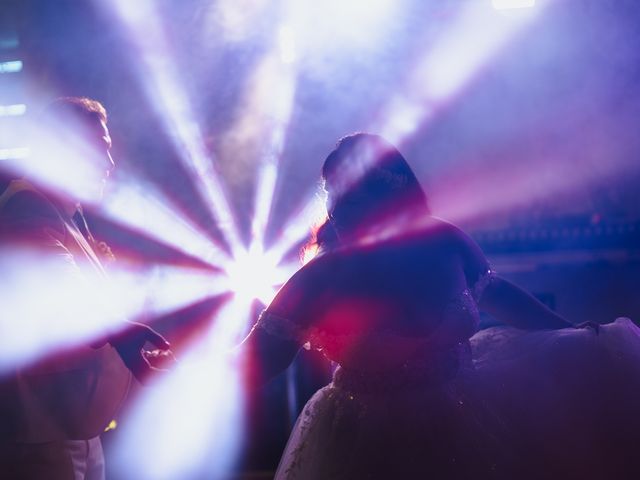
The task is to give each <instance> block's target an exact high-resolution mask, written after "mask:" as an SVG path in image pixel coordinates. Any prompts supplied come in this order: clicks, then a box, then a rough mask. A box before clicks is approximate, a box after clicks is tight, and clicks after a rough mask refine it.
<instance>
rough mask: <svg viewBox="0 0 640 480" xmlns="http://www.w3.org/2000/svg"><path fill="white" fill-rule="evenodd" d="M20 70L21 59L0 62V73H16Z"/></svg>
mask: <svg viewBox="0 0 640 480" xmlns="http://www.w3.org/2000/svg"><path fill="white" fill-rule="evenodd" d="M21 71H22V60H11V61H9V62H0V73H18V72H21Z"/></svg>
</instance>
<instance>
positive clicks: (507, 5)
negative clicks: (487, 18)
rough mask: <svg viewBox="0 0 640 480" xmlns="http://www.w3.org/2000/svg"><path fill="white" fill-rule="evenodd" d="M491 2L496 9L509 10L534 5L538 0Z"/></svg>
mask: <svg viewBox="0 0 640 480" xmlns="http://www.w3.org/2000/svg"><path fill="white" fill-rule="evenodd" d="M491 3H492V4H493V8H495V9H496V10H509V9H513V8H531V7H534V6H535V4H536V0H491Z"/></svg>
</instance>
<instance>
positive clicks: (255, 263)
mask: <svg viewBox="0 0 640 480" xmlns="http://www.w3.org/2000/svg"><path fill="white" fill-rule="evenodd" d="M279 261H280V258H278V256H277V255H276V254H275V252H270V251H267V252H265V251H264V250H263V249H262V247H260V246H259V245H258V244H253V245H252V246H251V248H250V249H249V250H247V251H245V252H240V253H238V254H237V256H236V257H235V258H234V259H233V261H232V262H230V263H229V264H228V265H227V266H226V268H225V270H226V273H227V276H228V278H229V289H230V290H231V291H232V292H234V293H235V294H236V296H237V297H238V299H239V301H243V302H251V301H253V300H254V299H257V300H259V301H260V302H261V303H263V304H264V305H268V304H269V303H270V302H271V300H272V299H273V297H274V296H275V294H276V292H277V289H278V288H279V287H280V285H282V284H283V283H284V282H285V281H286V280H287V278H289V276H290V275H291V274H292V273H293V272H292V271H291V269H290V268H282V267H279V266H278V263H279Z"/></svg>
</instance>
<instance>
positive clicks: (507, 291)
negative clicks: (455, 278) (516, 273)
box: [478, 274, 572, 330]
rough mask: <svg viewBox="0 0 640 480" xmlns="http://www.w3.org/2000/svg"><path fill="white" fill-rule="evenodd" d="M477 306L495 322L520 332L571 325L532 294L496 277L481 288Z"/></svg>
mask: <svg viewBox="0 0 640 480" xmlns="http://www.w3.org/2000/svg"><path fill="white" fill-rule="evenodd" d="M478 307H479V308H480V310H482V311H484V312H487V313H488V314H489V315H491V316H493V317H495V318H496V319H497V320H500V321H501V322H504V323H507V324H509V325H513V326H514V327H518V328H522V329H527V330H538V329H545V328H551V329H557V328H566V327H571V326H572V324H571V323H569V322H568V321H566V320H565V319H564V318H562V317H561V316H560V315H558V314H557V313H555V312H553V311H552V310H551V309H549V308H548V307H547V306H545V305H544V304H543V303H542V302H540V301H538V300H537V299H536V298H535V297H534V296H533V295H530V294H529V293H527V292H526V291H524V290H523V289H521V288H520V287H518V286H517V285H515V284H513V283H511V282H510V281H508V280H505V279H504V278H502V277H500V276H497V275H495V274H494V275H493V276H492V278H491V280H490V281H489V282H488V284H487V286H486V287H485V288H484V290H483V292H482V295H481V296H480V299H479V303H478Z"/></svg>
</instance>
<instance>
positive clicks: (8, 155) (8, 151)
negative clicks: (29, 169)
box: [0, 147, 31, 160]
mask: <svg viewBox="0 0 640 480" xmlns="http://www.w3.org/2000/svg"><path fill="white" fill-rule="evenodd" d="M30 154H31V149H30V148H29V147H16V148H0V160H21V159H24V158H27V157H28V156H29V155H30Z"/></svg>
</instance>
